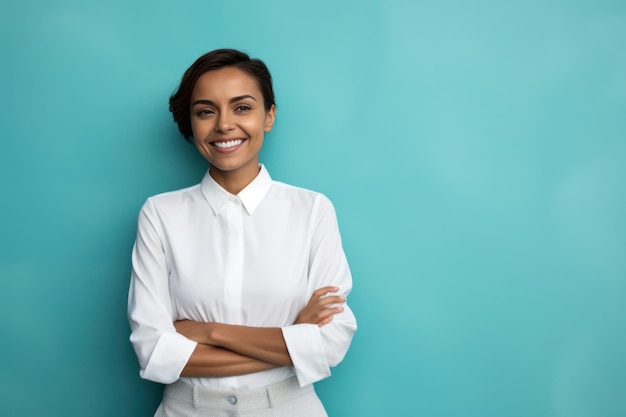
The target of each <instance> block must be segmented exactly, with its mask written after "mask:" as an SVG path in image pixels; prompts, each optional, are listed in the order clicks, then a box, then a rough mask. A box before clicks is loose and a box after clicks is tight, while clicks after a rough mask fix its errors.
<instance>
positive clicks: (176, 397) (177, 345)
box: [128, 49, 356, 417]
mask: <svg viewBox="0 0 626 417" xmlns="http://www.w3.org/2000/svg"><path fill="white" fill-rule="evenodd" d="M170 110H171V111H172V113H173V115H174V120H175V122H176V123H177V124H178V128H179V130H180V132H181V133H182V135H183V136H184V137H185V139H187V140H188V141H191V142H192V143H193V144H194V145H195V146H196V148H197V149H198V151H199V152H200V153H201V154H202V155H203V156H204V157H205V158H206V159H207V161H208V162H209V170H208V172H207V174H206V175H205V176H204V178H203V179H202V181H201V183H200V184H197V185H195V186H193V187H190V188H186V189H182V190H178V191H173V192H170V193H165V194H160V195H157V196H154V197H151V198H149V199H148V200H147V201H146V203H145V204H144V206H143V207H142V209H141V212H140V214H139V221H138V231H137V239H136V242H135V246H134V248H133V271H132V277H131V284H130V291H129V307H128V311H129V313H128V314H129V321H130V324H131V330H132V334H131V336H130V339H131V342H132V344H133V347H134V348H135V352H136V353H137V357H138V359H139V363H140V367H141V371H140V375H141V376H142V377H143V378H145V379H149V380H152V381H156V382H160V383H163V384H167V385H166V387H165V390H164V395H163V401H162V403H161V405H160V406H159V409H158V410H157V413H156V416H222V415H223V416H235V415H236V416H288V417H294V416H325V415H326V412H325V411H324V407H323V406H322V404H321V402H320V401H319V398H318V397H317V395H316V394H315V391H314V389H313V385H312V384H313V383H314V382H316V381H319V380H321V379H323V378H325V377H327V376H329V375H330V367H333V366H335V365H336V364H338V363H339V362H340V361H341V360H342V359H343V357H344V355H345V353H346V351H347V349H348V347H349V345H350V342H351V340H352V336H353V334H354V331H355V330H356V321H355V318H354V315H353V314H352V312H351V310H350V309H349V307H348V306H347V305H346V303H345V301H346V296H347V295H348V293H349V292H350V290H351V287H352V279H351V276H350V271H349V268H348V264H347V262H346V259H345V255H344V253H343V249H342V246H341V238H340V235H339V231H338V227H337V222H336V216H335V212H334V209H333V206H332V204H331V203H330V201H329V200H328V199H327V198H326V197H324V196H323V195H322V194H319V193H315V192H312V191H309V190H304V189H301V188H296V187H292V186H289V185H286V184H283V183H280V182H276V181H273V180H272V179H271V177H270V176H269V173H268V172H267V170H266V168H265V167H264V166H263V165H261V164H259V150H260V149H261V146H262V144H263V138H264V135H265V133H267V132H269V131H270V130H271V129H272V126H273V124H274V121H275V119H276V105H275V102H274V92H273V89H272V79H271V76H270V73H269V71H268V70H267V67H266V66H265V64H264V63H263V62H261V61H260V60H256V59H250V58H249V57H248V55H246V54H244V53H242V52H239V51H236V50H231V49H222V50H216V51H213V52H209V53H208V54H205V55H203V56H201V57H200V58H198V60H197V61H196V62H195V63H194V64H193V65H192V66H191V67H190V68H189V69H188V70H187V71H186V72H185V74H184V75H183V77H182V80H181V83H180V86H179V88H178V90H177V92H176V93H175V94H174V95H173V96H172V97H171V98H170Z"/></svg>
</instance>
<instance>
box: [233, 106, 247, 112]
mask: <svg viewBox="0 0 626 417" xmlns="http://www.w3.org/2000/svg"><path fill="white" fill-rule="evenodd" d="M250 108H251V107H250V106H248V105H247V104H242V105H240V106H237V107H236V108H235V110H236V111H238V112H242V111H247V110H250Z"/></svg>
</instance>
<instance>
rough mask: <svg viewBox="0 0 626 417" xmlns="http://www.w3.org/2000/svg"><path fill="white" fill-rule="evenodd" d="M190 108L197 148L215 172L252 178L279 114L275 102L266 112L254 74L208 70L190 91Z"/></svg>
mask: <svg viewBox="0 0 626 417" xmlns="http://www.w3.org/2000/svg"><path fill="white" fill-rule="evenodd" d="M190 113H191V129H192V132H193V137H194V142H195V145H196V148H198V151H200V153H201V154H202V155H203V156H204V157H205V158H206V159H207V160H208V161H209V163H210V164H211V173H212V175H213V177H214V178H215V179H216V180H217V179H218V178H216V176H217V177H222V178H223V177H225V176H236V177H237V178H246V177H248V176H249V181H252V180H253V179H254V178H255V177H256V175H257V174H258V172H259V168H258V164H259V150H260V149H261V145H262V144H263V136H264V134H265V132H269V131H270V130H271V129H272V126H273V125H274V118H275V116H276V109H275V107H274V106H272V108H271V109H270V110H269V111H265V107H264V101H263V95H262V93H261V90H259V87H258V86H257V83H256V81H255V79H254V78H252V77H251V76H250V75H248V74H247V73H245V72H243V71H241V70H239V69H237V68H235V67H225V68H221V69H219V70H215V71H208V72H205V73H204V74H202V75H201V76H200V78H198V81H197V82H196V85H195V86H194V89H193V92H192V94H191V112H190ZM218 182H219V181H218Z"/></svg>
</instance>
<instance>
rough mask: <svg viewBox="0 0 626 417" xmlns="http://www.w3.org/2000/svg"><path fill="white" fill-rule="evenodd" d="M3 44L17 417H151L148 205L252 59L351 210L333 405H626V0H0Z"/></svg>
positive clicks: (394, 411) (340, 207)
mask: <svg viewBox="0 0 626 417" xmlns="http://www.w3.org/2000/svg"><path fill="white" fill-rule="evenodd" d="M0 36H1V38H0V39H1V40H0V42H1V43H0V51H1V54H2V59H1V62H2V65H1V66H0V92H1V93H0V97H1V98H0V103H1V104H0V105H1V107H0V135H1V136H0V137H1V142H0V146H1V148H0V149H1V150H0V169H1V174H2V175H1V176H0V181H1V183H0V185H1V188H0V190H1V192H2V200H1V201H2V204H1V205H0V210H1V213H2V216H0V230H1V234H2V238H1V239H0V256H1V262H0V274H1V280H2V281H1V282H2V287H1V290H0V323H1V334H2V336H1V337H2V342H1V343H0V350H1V352H2V353H1V354H0V358H1V361H2V362H1V364H0V415H2V416H7V417H9V416H24V417H26V416H28V417H30V416H40V415H52V416H64V417H74V416H103V417H104V416H151V415H152V413H153V411H154V409H155V408H156V405H157V403H158V401H159V395H160V386H159V385H157V384H153V383H150V382H147V381H143V380H141V379H140V378H139V376H138V368H137V363H136V359H135V357H134V354H133V352H132V349H131V346H130V344H129V342H128V334H129V329H128V324H127V322H126V312H125V308H126V292H127V287H128V280H129V272H130V250H131V247H132V243H133V240H134V234H135V227H136V218H137V213H138V210H139V208H140V206H141V204H142V203H143V201H144V200H145V198H147V197H148V196H150V195H152V194H155V193H158V192H162V191H167V190H172V189H176V188H180V187H184V186H188V185H191V184H194V183H196V182H198V181H199V180H200V178H201V176H202V174H203V172H204V170H205V169H206V165H205V163H204V161H203V160H202V158H201V157H199V156H198V155H196V153H195V151H194V149H193V148H192V147H191V146H189V145H187V144H186V143H185V142H184V141H183V140H182V139H180V138H179V136H178V133H177V131H176V128H175V126H174V124H173V123H172V121H171V116H170V114H169V113H168V110H167V99H168V97H169V95H170V93H172V92H173V90H174V89H175V87H176V86H177V83H178V81H179V79H180V76H181V75H182V73H183V71H184V70H185V69H186V68H187V67H188V66H189V65H190V64H191V62H192V61H193V60H194V59H195V58H196V57H197V56H199V55H200V54H202V53H204V52H206V51H208V50H211V49H214V48H218V47H235V48H240V49H243V50H245V51H247V52H249V53H250V54H251V55H253V56H255V57H260V58H262V59H263V60H265V61H266V63H267V64H268V66H269V67H270V69H271V70H272V73H273V75H274V78H275V89H276V94H277V100H278V120H277V125H276V127H275V130H274V131H273V132H272V133H271V134H270V135H269V136H268V137H267V140H266V144H265V147H264V149H263V155H262V160H263V162H264V163H265V164H266V165H267V166H268V168H269V170H270V172H271V174H272V176H273V177H274V178H275V179H278V180H281V181H285V182H288V183H292V184H295V185H299V186H303V187H307V188H312V189H315V190H318V191H322V192H324V193H326V194H327V195H328V196H329V197H330V198H331V199H332V200H333V202H334V203H335V206H336V209H337V213H338V216H339V221H340V226H341V231H342V235H343V237H344V246H345V250H346V252H347V255H348V257H349V260H350V263H351V267H352V270H353V275H354V284H355V288H354V292H353V294H352V296H351V298H350V303H351V305H352V307H353V309H354V310H355V313H356V315H357V318H358V319H359V326H360V327H359V331H358V332H357V335H356V337H355V339H354V343H353V345H352V348H351V350H350V352H349V353H348V356H347V357H346V359H345V361H344V362H343V363H342V364H341V365H340V366H339V367H337V368H335V369H334V374H333V377H332V378H330V379H328V380H325V381H322V382H320V383H318V384H317V389H318V392H319V394H320V396H321V397H322V399H323V400H324V402H325V404H326V406H327V408H328V411H329V413H330V415H331V416H359V417H361V416H430V417H436V416H464V417H465V416H480V417H486V416H494V417H502V416H507V417H516V416H520V417H521V416H524V417H538V416H542V417H544V416H547V417H557V416H558V417H561V416H567V417H583V416H584V417H624V416H626V395H625V394H626V302H625V299H626V215H625V214H626V187H625V186H624V181H625V180H626V52H625V51H626V49H625V48H624V45H625V43H626V2H623V1H603V0H600V1H597V0H594V1H592V0H580V1H539V0H530V1H524V2H521V1H517V2H506V1H473V2H464V1H460V0H445V1H440V2H419V1H382V0H380V1H379V0H361V1H344V2H338V1H327V0H324V1H316V2H294V1H287V0H285V1H247V0H246V1H237V2H229V1H220V2H217V1H180V2H174V1H171V2H168V1H128V0H125V1H120V0H114V1H106V2H85V1H70V0H59V1H54V2H50V1H43V0H25V1H17V0H2V3H0Z"/></svg>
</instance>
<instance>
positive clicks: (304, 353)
mask: <svg viewBox="0 0 626 417" xmlns="http://www.w3.org/2000/svg"><path fill="white" fill-rule="evenodd" d="M314 212H315V215H314V216H313V217H312V218H313V219H314V222H313V223H312V225H311V226H312V237H311V252H310V259H309V275H308V283H307V297H306V299H307V301H308V300H309V299H310V297H311V295H312V293H313V291H315V290H317V289H318V288H321V287H325V286H328V285H333V286H336V287H339V294H340V295H343V296H344V297H346V299H347V297H348V294H349V293H350V291H351V290H352V276H351V273H350V268H349V266H348V262H347V260H346V256H345V253H344V251H343V247H342V243H341V236H340V234H339V228H338V225H337V216H336V214H335V209H334V207H333V205H332V203H331V202H330V200H328V199H327V198H326V197H324V196H323V195H320V196H319V198H318V199H317V201H316V204H315V206H314ZM343 307H344V310H343V312H341V313H339V314H336V315H335V316H333V320H332V321H331V322H330V323H329V324H327V325H325V326H323V327H321V328H320V327H319V326H317V325H315V324H295V325H292V326H286V327H283V329H282V331H283V337H284V339H285V343H286V345H287V349H288V351H289V355H290V357H291V360H292V362H293V367H294V370H295V373H296V376H297V378H298V382H299V383H300V385H301V386H305V385H308V384H311V383H314V382H317V381H319V380H321V379H324V378H326V377H328V376H330V374H331V372H330V368H332V367H334V366H336V365H338V364H339V363H340V362H341V361H342V360H343V358H344V356H345V355H346V352H347V351H348V348H349V347H350V343H351V342H352V337H353V335H354V332H355V331H356V328H357V325H356V318H355V317H354V314H353V312H352V310H351V309H350V307H349V306H348V304H347V303H346V304H345V305H344V306H343Z"/></svg>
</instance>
